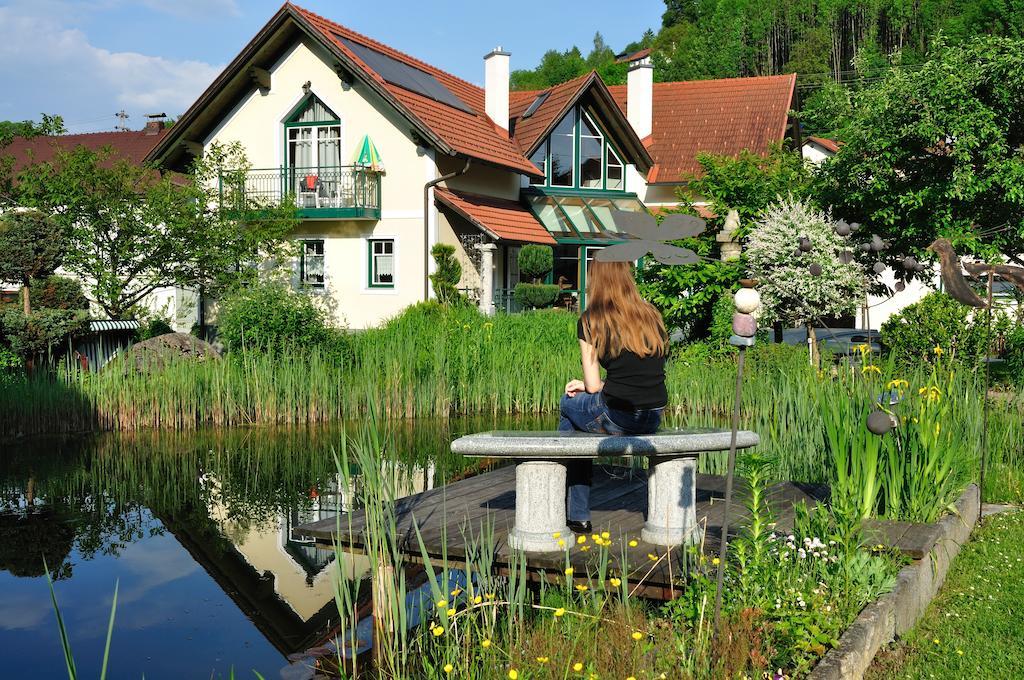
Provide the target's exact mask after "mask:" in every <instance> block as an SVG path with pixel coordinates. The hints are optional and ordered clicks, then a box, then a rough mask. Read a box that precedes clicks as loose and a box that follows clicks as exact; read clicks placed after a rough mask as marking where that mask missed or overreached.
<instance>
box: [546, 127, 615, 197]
mask: <svg viewBox="0 0 1024 680" xmlns="http://www.w3.org/2000/svg"><path fill="white" fill-rule="evenodd" d="M530 161H531V162H532V163H534V164H535V165H536V166H537V167H538V168H541V169H543V170H544V171H545V174H546V175H547V181H546V182H541V181H540V180H530V184H533V185H537V186H542V185H545V184H546V185H547V186H552V187H573V188H579V189H597V190H601V189H610V190H612V191H624V190H625V188H626V186H625V163H623V161H622V157H621V156H620V155H619V154H618V152H616V151H615V150H614V149H613V148H612V146H611V144H609V143H608V139H607V138H606V137H605V135H604V133H602V132H601V128H599V127H598V126H597V123H595V122H594V119H593V118H592V117H591V116H590V114H588V113H586V112H585V111H583V110H581V109H580V108H578V107H577V108H575V109H573V110H572V111H570V112H569V113H567V114H566V115H565V117H564V118H562V120H560V121H559V122H558V125H556V126H555V129H554V131H552V133H551V135H550V136H549V137H548V138H547V140H545V141H544V142H543V143H541V145H540V147H538V148H537V150H536V151H534V152H533V154H532V155H531V156H530ZM545 164H546V165H545Z"/></svg>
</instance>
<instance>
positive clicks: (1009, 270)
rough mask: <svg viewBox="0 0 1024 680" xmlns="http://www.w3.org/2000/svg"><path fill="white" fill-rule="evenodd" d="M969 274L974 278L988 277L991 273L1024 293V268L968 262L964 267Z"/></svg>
mask: <svg viewBox="0 0 1024 680" xmlns="http://www.w3.org/2000/svg"><path fill="white" fill-rule="evenodd" d="M964 269H966V270H967V273H968V274H970V275H971V276H973V277H976V278H981V277H983V276H985V277H987V276H988V275H989V273H991V274H993V275H995V276H998V277H999V278H1001V279H1003V280H1004V281H1009V282H1010V283H1012V284H1013V285H1014V286H1016V287H1017V290H1019V291H1020V292H1022V293H1024V267H1018V266H1016V265H1012V264H987V263H985V262H968V263H966V264H965V265H964Z"/></svg>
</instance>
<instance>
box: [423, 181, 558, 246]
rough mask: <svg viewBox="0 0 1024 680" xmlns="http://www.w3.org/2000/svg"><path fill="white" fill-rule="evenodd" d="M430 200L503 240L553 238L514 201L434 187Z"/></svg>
mask: <svg viewBox="0 0 1024 680" xmlns="http://www.w3.org/2000/svg"><path fill="white" fill-rule="evenodd" d="M434 198H435V200H437V201H438V202H439V203H441V204H443V205H445V206H447V207H448V208H451V209H452V210H454V211H455V212H456V213H458V214H459V215H461V216H462V217H463V218H465V219H466V220H469V222H470V223H472V224H473V225H474V226H476V227H477V228H478V229H481V230H483V231H485V232H487V233H489V234H492V235H494V236H496V237H498V238H500V239H504V240H506V241H517V242H520V243H549V244H554V243H555V239H554V237H552V236H551V233H550V232H548V230H547V229H545V228H544V227H543V225H541V223H540V222H538V221H537V218H535V217H534V216H533V213H531V212H530V211H529V209H528V208H526V207H524V206H523V205H522V204H520V203H517V202H516V201H510V200H508V199H504V198H494V197H491V196H481V195H479V194H470V193H466V192H464V191H455V190H453V189H442V188H441V187H435V188H434Z"/></svg>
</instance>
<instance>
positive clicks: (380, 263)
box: [374, 253, 395, 283]
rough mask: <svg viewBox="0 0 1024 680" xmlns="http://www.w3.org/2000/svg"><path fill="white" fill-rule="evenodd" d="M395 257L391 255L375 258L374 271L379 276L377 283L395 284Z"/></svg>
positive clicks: (376, 256) (381, 255)
mask: <svg viewBox="0 0 1024 680" xmlns="http://www.w3.org/2000/svg"><path fill="white" fill-rule="evenodd" d="M394 257H395V256H394V255H392V254H390V253H388V254H380V255H375V256H374V270H375V271H376V274H377V276H376V281H375V283H393V282H394V280H395V273H394Z"/></svg>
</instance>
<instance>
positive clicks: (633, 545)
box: [629, 538, 640, 548]
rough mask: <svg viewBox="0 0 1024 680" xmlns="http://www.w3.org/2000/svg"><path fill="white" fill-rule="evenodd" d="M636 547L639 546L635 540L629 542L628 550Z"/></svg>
mask: <svg viewBox="0 0 1024 680" xmlns="http://www.w3.org/2000/svg"><path fill="white" fill-rule="evenodd" d="M638 545H640V544H639V543H638V542H637V540H636V539H635V538H634V539H633V540H631V541H630V542H629V547H630V548H635V547H637V546H638Z"/></svg>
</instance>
